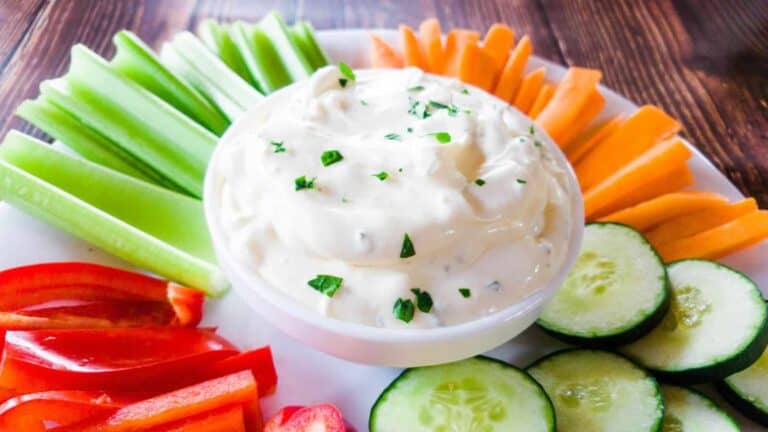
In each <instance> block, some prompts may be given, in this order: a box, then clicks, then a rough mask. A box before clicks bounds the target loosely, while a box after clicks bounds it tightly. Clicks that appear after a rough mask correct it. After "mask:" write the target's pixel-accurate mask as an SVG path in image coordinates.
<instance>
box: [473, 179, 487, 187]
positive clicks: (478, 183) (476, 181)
mask: <svg viewBox="0 0 768 432" xmlns="http://www.w3.org/2000/svg"><path fill="white" fill-rule="evenodd" d="M475 184H476V185H478V186H482V185H484V184H485V180H483V179H481V178H479V179H476V180H475Z"/></svg>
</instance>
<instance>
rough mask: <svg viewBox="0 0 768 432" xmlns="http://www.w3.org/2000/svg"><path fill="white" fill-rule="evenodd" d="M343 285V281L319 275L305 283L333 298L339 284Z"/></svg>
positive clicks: (339, 286) (334, 277)
mask: <svg viewBox="0 0 768 432" xmlns="http://www.w3.org/2000/svg"><path fill="white" fill-rule="evenodd" d="M343 283H344V279H343V278H340V277H338V276H334V275H327V274H319V275H317V277H315V278H314V279H312V280H311V281H309V282H307V285H309V286H311V287H312V288H314V289H316V290H317V291H320V292H321V293H323V294H325V295H327V296H328V297H333V295H334V294H335V293H336V291H338V290H339V288H341V284H343Z"/></svg>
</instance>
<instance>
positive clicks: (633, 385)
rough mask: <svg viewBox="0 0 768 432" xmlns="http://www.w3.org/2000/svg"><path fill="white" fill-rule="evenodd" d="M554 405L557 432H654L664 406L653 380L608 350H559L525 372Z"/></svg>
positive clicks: (657, 386)
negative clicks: (540, 387)
mask: <svg viewBox="0 0 768 432" xmlns="http://www.w3.org/2000/svg"><path fill="white" fill-rule="evenodd" d="M526 370H527V371H528V373H529V374H531V376H532V377H533V378H534V379H535V380H536V381H538V382H539V383H540V384H541V385H542V387H544V390H545V391H546V392H547V394H548V395H549V397H550V399H551V400H552V403H553V404H554V406H555V416H556V417H557V430H558V432H571V431H574V432H585V431H589V432H600V431H605V432H649V431H651V432H655V431H658V430H659V428H660V427H661V422H662V418H663V416H664V403H663V401H662V397H661V391H660V390H659V385H658V383H657V382H656V379H655V378H653V377H652V376H651V375H649V374H648V373H647V372H646V371H644V370H643V369H641V368H639V367H638V366H637V365H635V364H634V363H632V362H631V361H629V360H627V359H626V358H624V357H621V356H619V355H617V354H614V353H611V352H608V351H599V350H588V349H570V350H562V351H558V352H555V353H553V354H550V355H548V356H545V357H543V358H541V359H539V360H537V361H536V362H535V363H534V364H532V365H531V366H529V367H528V369H526Z"/></svg>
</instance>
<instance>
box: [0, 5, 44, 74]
mask: <svg viewBox="0 0 768 432" xmlns="http://www.w3.org/2000/svg"><path fill="white" fill-rule="evenodd" d="M44 4H45V1H44V0H33V1H29V0H27V1H25V0H5V1H3V2H0V28H1V29H3V37H2V38H0V73H1V72H2V71H3V69H5V66H6V65H7V64H8V60H10V58H11V56H12V55H13V53H14V52H15V51H16V49H17V48H18V47H19V44H20V43H21V41H22V39H23V38H24V37H25V36H27V35H28V34H29V31H28V30H29V28H30V26H31V25H32V22H33V21H34V19H35V17H37V14H38V13H39V12H40V9H41V8H42V7H43V5H44Z"/></svg>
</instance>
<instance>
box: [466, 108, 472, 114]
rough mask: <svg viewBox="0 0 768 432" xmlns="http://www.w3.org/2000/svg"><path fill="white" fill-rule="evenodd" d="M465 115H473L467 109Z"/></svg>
mask: <svg viewBox="0 0 768 432" xmlns="http://www.w3.org/2000/svg"><path fill="white" fill-rule="evenodd" d="M464 114H466V115H472V110H468V109H465V110H464Z"/></svg>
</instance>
